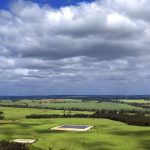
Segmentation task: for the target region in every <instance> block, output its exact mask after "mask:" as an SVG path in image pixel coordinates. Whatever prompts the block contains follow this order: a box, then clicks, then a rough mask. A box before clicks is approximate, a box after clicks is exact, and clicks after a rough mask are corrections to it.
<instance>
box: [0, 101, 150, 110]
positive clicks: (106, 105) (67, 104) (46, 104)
mask: <svg viewBox="0 0 150 150" xmlns="http://www.w3.org/2000/svg"><path fill="white" fill-rule="evenodd" d="M0 104H3V105H10V106H11V105H26V106H30V107H41V108H55V109H72V108H73V109H76V108H77V109H87V110H92V109H96V110H101V109H110V110H121V109H124V110H143V111H144V110H146V111H150V110H149V109H145V108H141V107H136V106H130V105H128V104H120V103H112V102H101V103H97V102H96V101H89V102H82V101H81V100H74V101H68V100H66V101H64V102H63V101H60V100H59V101H56V102H50V101H46V100H20V101H0Z"/></svg>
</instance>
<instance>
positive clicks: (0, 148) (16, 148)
mask: <svg viewBox="0 0 150 150" xmlns="http://www.w3.org/2000/svg"><path fill="white" fill-rule="evenodd" d="M0 150H29V147H27V146H26V145H25V144H21V143H15V142H9V141H5V140H2V141H0Z"/></svg>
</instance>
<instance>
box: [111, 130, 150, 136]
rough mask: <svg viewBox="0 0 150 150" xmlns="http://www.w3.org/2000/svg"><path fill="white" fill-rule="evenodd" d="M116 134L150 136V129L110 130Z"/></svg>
mask: <svg viewBox="0 0 150 150" xmlns="http://www.w3.org/2000/svg"><path fill="white" fill-rule="evenodd" d="M110 133H112V134H115V135H120V136H121V135H123V136H149V135H150V130H144V131H113V132H110Z"/></svg>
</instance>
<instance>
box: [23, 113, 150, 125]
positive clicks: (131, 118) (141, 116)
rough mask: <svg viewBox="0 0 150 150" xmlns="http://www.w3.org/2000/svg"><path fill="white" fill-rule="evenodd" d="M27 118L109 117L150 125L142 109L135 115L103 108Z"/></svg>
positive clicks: (149, 118)
mask: <svg viewBox="0 0 150 150" xmlns="http://www.w3.org/2000/svg"><path fill="white" fill-rule="evenodd" d="M26 118H28V119H29V118H36V119H39V118H107V119H111V120H115V121H120V122H124V123H127V124H129V125H138V126H150V116H147V117H146V116H144V114H143V113H142V112H141V111H136V112H135V114H134V115H129V114H127V111H124V112H123V111H119V112H118V111H117V110H101V111H96V112H95V113H94V114H63V115H60V114H32V115H28V116H26Z"/></svg>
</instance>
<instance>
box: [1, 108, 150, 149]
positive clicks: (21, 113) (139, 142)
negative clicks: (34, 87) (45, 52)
mask: <svg viewBox="0 0 150 150" xmlns="http://www.w3.org/2000/svg"><path fill="white" fill-rule="evenodd" d="M0 111H4V113H5V116H6V119H5V120H3V121H0V140H2V139H6V140H12V139H15V138H33V139H37V142H35V143H34V144H33V145H30V146H31V147H32V148H31V150H48V149H51V150H149V149H150V141H149V139H150V127H138V126H129V125H126V124H124V123H120V122H116V121H111V120H108V119H80V118H78V119H77V118H68V119H67V118H66V119H63V118H58V119H25V116H26V115H29V114H33V113H37V114H38V113H45V112H46V113H59V114H61V113H63V111H62V110H47V109H46V110H45V109H32V108H7V107H0ZM72 113H75V112H72ZM78 113H81V112H79V111H78ZM82 113H89V112H82ZM12 120H13V121H12ZM3 123H6V124H3ZM62 124H81V125H92V126H95V127H94V128H93V129H91V130H89V131H87V132H82V133H81V132H63V131H61V132H60V131H59V132H57V131H51V130H50V128H52V127H55V126H58V125H62Z"/></svg>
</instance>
